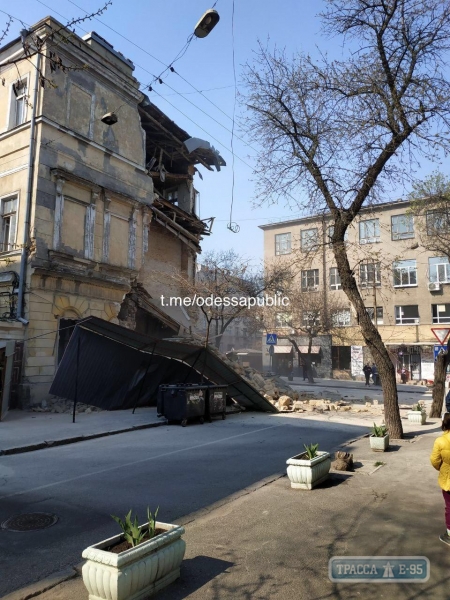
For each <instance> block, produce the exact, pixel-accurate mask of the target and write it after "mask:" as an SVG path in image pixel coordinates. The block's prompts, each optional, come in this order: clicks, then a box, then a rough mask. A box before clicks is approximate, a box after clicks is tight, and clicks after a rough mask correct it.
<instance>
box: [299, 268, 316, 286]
mask: <svg viewBox="0 0 450 600" xmlns="http://www.w3.org/2000/svg"><path fill="white" fill-rule="evenodd" d="M308 273H312V274H313V275H312V277H313V279H314V285H312V286H311V285H308V279H309V277H310V275H308ZM301 280H302V283H301V288H302V292H311V291H313V292H316V291H317V290H318V289H319V282H320V278H319V269H304V270H303V271H302V272H301ZM305 281H306V285H305Z"/></svg>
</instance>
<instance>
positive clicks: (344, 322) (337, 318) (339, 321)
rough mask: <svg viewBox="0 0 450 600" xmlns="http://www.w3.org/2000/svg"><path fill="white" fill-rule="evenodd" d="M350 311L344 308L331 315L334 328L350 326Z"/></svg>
mask: <svg viewBox="0 0 450 600" xmlns="http://www.w3.org/2000/svg"><path fill="white" fill-rule="evenodd" d="M350 318H351V317H350V309H349V308H344V309H343V310H339V311H337V312H335V313H333V314H332V315H331V321H332V323H333V326H334V327H347V326H348V325H350Z"/></svg>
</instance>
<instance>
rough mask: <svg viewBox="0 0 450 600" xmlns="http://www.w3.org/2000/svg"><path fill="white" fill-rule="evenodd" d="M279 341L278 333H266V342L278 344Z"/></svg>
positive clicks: (271, 344)
mask: <svg viewBox="0 0 450 600" xmlns="http://www.w3.org/2000/svg"><path fill="white" fill-rule="evenodd" d="M277 343H278V335H277V334H276V333H268V334H266V344H267V345H268V346H276V345H277Z"/></svg>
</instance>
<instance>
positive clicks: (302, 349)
mask: <svg viewBox="0 0 450 600" xmlns="http://www.w3.org/2000/svg"><path fill="white" fill-rule="evenodd" d="M298 349H299V350H300V352H301V353H302V354H308V346H299V347H298ZM311 354H320V346H311Z"/></svg>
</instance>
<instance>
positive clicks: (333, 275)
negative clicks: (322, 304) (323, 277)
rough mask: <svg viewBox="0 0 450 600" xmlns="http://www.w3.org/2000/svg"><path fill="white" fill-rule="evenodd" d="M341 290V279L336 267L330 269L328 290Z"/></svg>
mask: <svg viewBox="0 0 450 600" xmlns="http://www.w3.org/2000/svg"><path fill="white" fill-rule="evenodd" d="M340 289H342V284H341V277H340V275H339V272H338V270H337V267H331V269H330V290H340Z"/></svg>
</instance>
